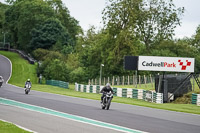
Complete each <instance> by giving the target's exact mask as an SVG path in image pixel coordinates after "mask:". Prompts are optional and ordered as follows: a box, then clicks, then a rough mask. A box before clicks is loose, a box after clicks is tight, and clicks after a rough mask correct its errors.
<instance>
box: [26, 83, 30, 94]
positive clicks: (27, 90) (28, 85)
mask: <svg viewBox="0 0 200 133" xmlns="http://www.w3.org/2000/svg"><path fill="white" fill-rule="evenodd" d="M30 90H31V84H26V85H25V94H28V93H29V92H30Z"/></svg>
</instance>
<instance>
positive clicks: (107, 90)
mask: <svg viewBox="0 0 200 133" xmlns="http://www.w3.org/2000/svg"><path fill="white" fill-rule="evenodd" d="M110 91H111V92H112V93H113V90H112V88H111V86H110V84H109V83H107V84H106V86H105V87H103V88H102V90H101V91H100V93H102V96H101V103H102V102H103V97H104V96H105V95H106V92H110Z"/></svg>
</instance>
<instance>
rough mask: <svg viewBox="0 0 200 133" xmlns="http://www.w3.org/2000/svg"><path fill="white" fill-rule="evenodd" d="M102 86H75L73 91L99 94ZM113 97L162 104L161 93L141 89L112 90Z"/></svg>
mask: <svg viewBox="0 0 200 133" xmlns="http://www.w3.org/2000/svg"><path fill="white" fill-rule="evenodd" d="M103 87H104V86H100V85H82V84H77V83H76V84H75V90H76V91H80V92H86V93H99V91H100V90H101V89H102V88H103ZM113 91H114V96H118V97H124V98H133V99H141V100H144V101H149V102H154V103H163V93H156V92H153V91H146V90H143V89H133V88H116V87H114V88H113Z"/></svg>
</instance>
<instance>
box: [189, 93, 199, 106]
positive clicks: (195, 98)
mask: <svg viewBox="0 0 200 133" xmlns="http://www.w3.org/2000/svg"><path fill="white" fill-rule="evenodd" d="M191 102H192V104H196V105H197V106H200V94H195V93H192V99H191Z"/></svg>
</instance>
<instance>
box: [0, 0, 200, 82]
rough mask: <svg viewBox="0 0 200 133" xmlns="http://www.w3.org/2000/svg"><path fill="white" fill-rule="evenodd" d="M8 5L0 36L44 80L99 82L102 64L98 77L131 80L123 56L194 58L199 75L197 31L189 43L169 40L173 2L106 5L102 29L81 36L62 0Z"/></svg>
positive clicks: (0, 16) (176, 12) (174, 21)
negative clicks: (27, 56) (28, 58)
mask: <svg viewBox="0 0 200 133" xmlns="http://www.w3.org/2000/svg"><path fill="white" fill-rule="evenodd" d="M7 2H8V3H9V4H8V5H5V4H2V3H0V7H1V8H0V31H1V32H2V31H4V32H6V33H7V36H6V38H9V37H10V38H9V42H10V43H11V46H12V47H13V48H17V49H22V50H24V51H26V52H29V53H31V54H32V55H33V56H34V58H35V59H37V60H38V61H40V62H41V63H39V65H38V66H39V68H38V74H43V76H44V77H45V78H46V79H56V80H64V81H69V82H87V81H88V79H91V78H98V77H99V72H100V67H101V64H104V67H103V71H102V76H120V75H132V74H133V73H134V72H133V71H125V70H124V68H123V61H124V56H126V55H134V56H137V55H153V56H173V57H176V56H178V57H194V58H195V59H196V60H195V70H196V72H200V60H199V59H200V54H199V53H200V26H199V27H197V30H196V33H195V35H194V36H192V37H191V38H183V39H174V29H175V28H176V27H177V26H179V25H180V24H181V17H182V15H183V13H184V8H176V7H175V5H174V4H173V0H107V2H106V3H107V5H106V7H105V8H104V10H103V12H102V16H103V17H102V21H103V23H104V28H102V29H100V30H98V31H97V30H96V29H95V28H94V27H93V26H91V28H90V29H89V30H88V31H87V32H86V33H85V34H83V32H82V30H81V27H80V26H79V24H78V21H77V20H76V19H74V18H73V17H72V16H71V15H70V12H69V10H68V9H67V7H66V6H65V5H64V4H63V3H62V1H61V0H7ZM0 39H1V40H2V39H3V34H1V35H0ZM6 41H8V40H6ZM0 42H1V41H0ZM139 73H140V74H142V73H146V74H148V73H150V72H139Z"/></svg>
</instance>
